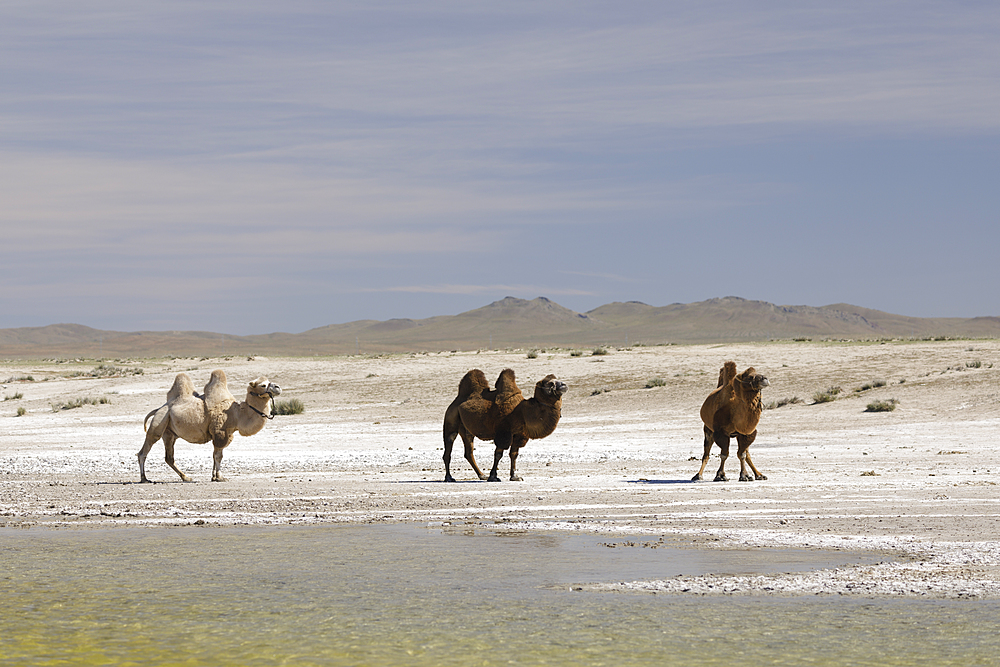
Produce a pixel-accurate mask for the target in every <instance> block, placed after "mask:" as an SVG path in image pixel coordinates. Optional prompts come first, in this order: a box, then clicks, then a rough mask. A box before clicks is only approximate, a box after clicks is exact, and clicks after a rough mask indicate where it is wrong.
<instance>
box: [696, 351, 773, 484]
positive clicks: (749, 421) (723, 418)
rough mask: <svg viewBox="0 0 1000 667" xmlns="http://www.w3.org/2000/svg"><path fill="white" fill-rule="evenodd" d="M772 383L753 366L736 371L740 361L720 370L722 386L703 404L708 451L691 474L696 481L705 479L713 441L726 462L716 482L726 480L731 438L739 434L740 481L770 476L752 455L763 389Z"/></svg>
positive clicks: (723, 461)
mask: <svg viewBox="0 0 1000 667" xmlns="http://www.w3.org/2000/svg"><path fill="white" fill-rule="evenodd" d="M768 384H770V383H769V382H768V381H767V378H766V377H764V376H763V375H760V374H759V373H757V371H755V370H754V368H753V366H751V367H750V368H748V369H746V370H745V371H743V372H742V373H740V374H739V375H737V374H736V364H735V363H734V362H732V361H727V362H726V363H725V364H724V365H723V366H722V369H721V370H720V371H719V386H718V388H717V389H716V390H715V391H713V392H712V393H711V394H709V395H708V398H706V399H705V403H704V404H703V405H702V406H701V421H702V422H704V424H705V453H704V455H703V456H702V458H701V469H700V470H698V474H697V475H695V476H694V477H693V478H691V481H692V482H697V481H700V480H701V479H702V476H701V475H702V473H703V472H705V466H706V465H707V464H708V457H709V455H710V454H711V453H712V443H715V444H717V445H718V446H719V448H720V449H721V450H722V452H721V457H722V463H721V464H720V465H719V472H717V473H716V474H715V481H716V482H725V481H727V478H726V472H725V467H726V459H727V458H728V457H729V439H730V438H731V437H733V436H736V442H737V444H738V448H737V450H736V456H737V457H738V458H739V459H740V481H741V482H750V481H753V480H754V479H767V477H765V476H764V475H763V474H762V473H761V472H760V471H759V470H757V467H756V466H755V465H754V464H753V461H752V460H751V459H750V445H752V444H753V441H754V440H755V439H756V438H757V423H758V422H759V421H760V413H761V410H762V409H763V405H762V404H761V401H760V390H761V389H762V388H763V387H766V386H768ZM747 466H750V470H752V471H753V476H752V477H751V476H750V473H749V472H748V471H747Z"/></svg>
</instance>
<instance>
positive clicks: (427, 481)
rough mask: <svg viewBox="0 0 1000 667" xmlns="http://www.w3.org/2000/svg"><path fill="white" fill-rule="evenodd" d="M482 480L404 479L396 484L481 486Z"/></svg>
mask: <svg viewBox="0 0 1000 667" xmlns="http://www.w3.org/2000/svg"><path fill="white" fill-rule="evenodd" d="M485 481H486V480H484V479H456V480H455V481H454V482H446V481H444V480H443V479H404V480H400V481H398V482H396V484H481V483H483V482H485Z"/></svg>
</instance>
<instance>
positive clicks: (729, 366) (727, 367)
mask: <svg viewBox="0 0 1000 667" xmlns="http://www.w3.org/2000/svg"><path fill="white" fill-rule="evenodd" d="M735 377H736V362H735V361H727V362H726V363H724V364H722V368H720V369H719V384H718V385H717V388H718V387H724V386H726V385H727V384H732V382H733V379H734V378H735Z"/></svg>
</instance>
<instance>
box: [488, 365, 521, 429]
mask: <svg viewBox="0 0 1000 667" xmlns="http://www.w3.org/2000/svg"><path fill="white" fill-rule="evenodd" d="M523 400H524V396H523V395H521V390H520V389H518V387H517V382H515V381H514V371H513V370H511V369H509V368H505V369H504V370H503V372H501V373H500V377H498V378H497V384H496V397H495V398H494V399H493V403H494V404H495V405H496V407H497V415H498V417H500V418H502V417H505V416H507V415H508V414H510V413H511V411H512V410H513V409H514V408H515V407H517V404H518V403H520V402H521V401H523Z"/></svg>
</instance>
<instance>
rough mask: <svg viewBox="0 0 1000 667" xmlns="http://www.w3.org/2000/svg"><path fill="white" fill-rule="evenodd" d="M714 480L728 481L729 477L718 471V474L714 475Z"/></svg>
mask: <svg viewBox="0 0 1000 667" xmlns="http://www.w3.org/2000/svg"><path fill="white" fill-rule="evenodd" d="M715 481H716V482H728V481H729V478H728V477H726V475H725V474H724V473H721V472H720V473H719V474H718V475H716V476H715Z"/></svg>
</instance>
